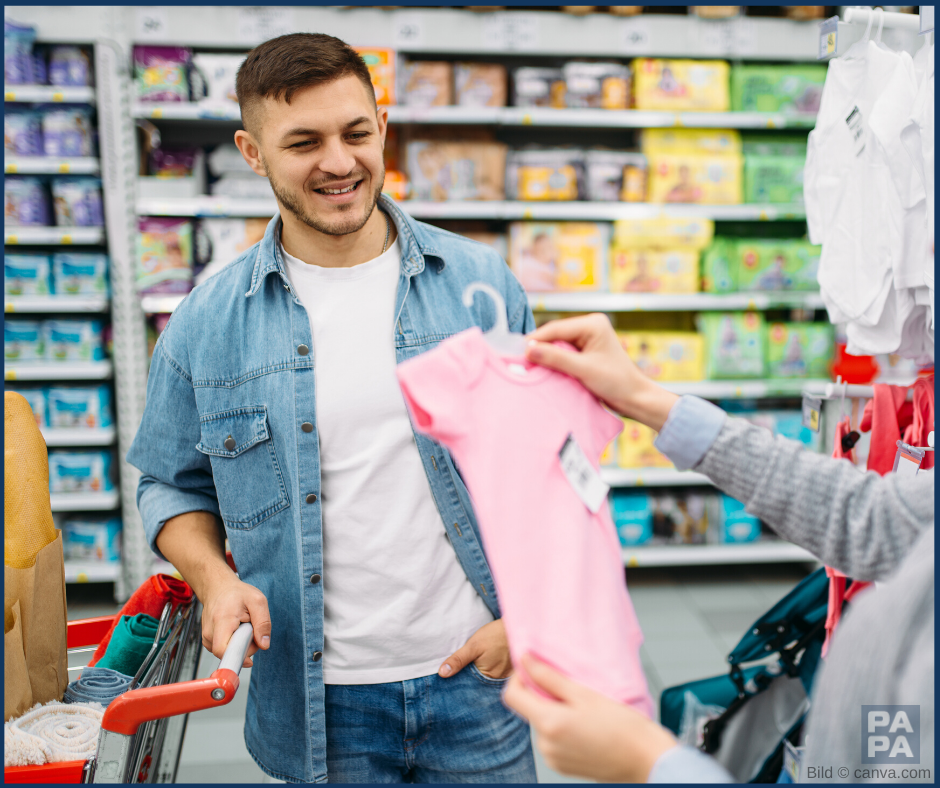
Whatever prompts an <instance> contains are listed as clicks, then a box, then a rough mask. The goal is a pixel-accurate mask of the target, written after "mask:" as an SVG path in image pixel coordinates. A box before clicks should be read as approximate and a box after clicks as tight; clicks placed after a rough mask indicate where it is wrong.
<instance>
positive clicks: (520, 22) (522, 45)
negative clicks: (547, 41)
mask: <svg viewBox="0 0 940 788" xmlns="http://www.w3.org/2000/svg"><path fill="white" fill-rule="evenodd" d="M539 34H540V27H539V16H538V14H535V13H531V12H520V11H514V12H509V13H505V12H497V13H492V14H487V15H486V16H485V17H484V19H483V48H484V49H495V50H502V51H510V52H527V51H532V50H534V49H538V47H539V39H540V35H539Z"/></svg>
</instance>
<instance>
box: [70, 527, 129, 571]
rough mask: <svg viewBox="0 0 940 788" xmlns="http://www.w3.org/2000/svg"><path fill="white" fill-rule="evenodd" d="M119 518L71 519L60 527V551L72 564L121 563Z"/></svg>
mask: <svg viewBox="0 0 940 788" xmlns="http://www.w3.org/2000/svg"><path fill="white" fill-rule="evenodd" d="M121 530H122V523H121V518H119V517H108V518H102V517H85V518H79V517H70V518H69V519H68V520H66V521H65V522H64V523H63V524H62V550H63V552H64V553H65V558H66V559H70V560H72V561H120V560H121Z"/></svg>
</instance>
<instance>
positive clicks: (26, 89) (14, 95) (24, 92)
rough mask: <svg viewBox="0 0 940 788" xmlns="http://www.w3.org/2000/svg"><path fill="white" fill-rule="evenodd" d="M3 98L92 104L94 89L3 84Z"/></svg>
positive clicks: (32, 101)
mask: <svg viewBox="0 0 940 788" xmlns="http://www.w3.org/2000/svg"><path fill="white" fill-rule="evenodd" d="M3 100H4V101H14V102H23V103H29V104H33V103H37V104H38V103H41V104H59V103H62V104H94V103H95V89H94V88H66V87H59V86H57V85H4V86H3Z"/></svg>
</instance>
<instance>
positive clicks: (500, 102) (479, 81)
mask: <svg viewBox="0 0 940 788" xmlns="http://www.w3.org/2000/svg"><path fill="white" fill-rule="evenodd" d="M506 80H507V76H506V67H505V66H504V65H501V64H500V63H455V64H454V88H455V93H456V95H455V99H456V102H455V103H456V104H457V106H459V107H505V106H506V100H507V93H508V86H507V84H506Z"/></svg>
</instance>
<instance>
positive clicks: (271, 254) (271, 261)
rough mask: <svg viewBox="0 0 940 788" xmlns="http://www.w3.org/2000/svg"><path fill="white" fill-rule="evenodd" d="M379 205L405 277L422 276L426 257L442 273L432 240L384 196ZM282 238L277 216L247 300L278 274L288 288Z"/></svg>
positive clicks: (260, 250)
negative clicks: (388, 222)
mask: <svg viewBox="0 0 940 788" xmlns="http://www.w3.org/2000/svg"><path fill="white" fill-rule="evenodd" d="M379 204H380V205H381V206H382V209H383V210H384V211H385V212H386V213H387V214H388V215H389V217H390V218H391V220H392V221H393V222H394V223H395V229H396V230H397V231H398V243H399V245H400V246H401V272H402V275H403V276H408V277H411V276H414V275H415V274H420V273H421V272H422V271H423V270H424V266H425V257H431V258H433V259H434V261H435V263H436V264H437V265H438V266H439V270H440V269H443V267H444V258H443V257H442V256H441V252H440V250H439V249H438V248H437V247H435V246H434V243H433V241H434V238H433V236H432V235H431V234H430V233H429V232H428V231H427V230H426V229H425V228H424V227H422V226H421V225H420V224H418V223H417V222H415V221H414V220H413V219H412V218H411V217H410V216H408V215H407V214H406V213H405V212H404V211H403V210H402V209H401V208H399V207H398V206H397V205H396V204H395V203H394V202H393V201H392V200H391V199H390V198H389V197H387V196H385V195H384V194H382V195H379ZM280 237H281V216H280V214H276V215H275V216H274V218H273V219H271V221H270V222H269V223H268V227H267V229H266V230H265V231H264V238H262V239H261V243H259V244H258V256H257V258H256V259H255V265H254V269H253V270H252V275H251V287H250V288H249V289H248V292H247V293H245V296H246V297H248V296H252V295H254V294H255V293H257V292H258V290H259V289H260V288H261V284H262V282H264V280H265V278H266V277H267V275H268V274H270V273H274V272H275V271H276V272H277V273H278V275H280V277H281V279H282V280H283V281H284V284H285V285H287V284H289V280H288V278H287V274H286V271H285V268H284V261H283V260H282V259H281V244H280V243H279V241H280Z"/></svg>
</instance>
